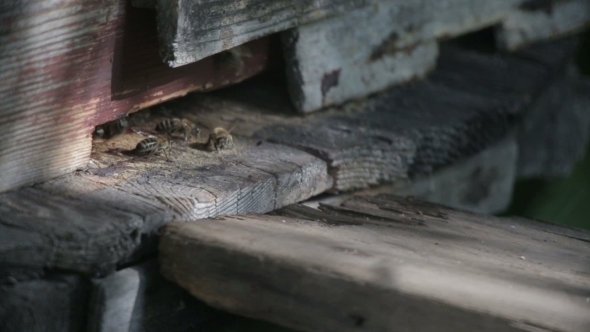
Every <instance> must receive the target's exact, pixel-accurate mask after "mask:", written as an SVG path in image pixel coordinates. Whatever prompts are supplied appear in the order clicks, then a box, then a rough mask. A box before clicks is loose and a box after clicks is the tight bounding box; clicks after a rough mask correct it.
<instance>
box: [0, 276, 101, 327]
mask: <svg viewBox="0 0 590 332" xmlns="http://www.w3.org/2000/svg"><path fill="white" fill-rule="evenodd" d="M89 291H90V289H89V285H88V283H87V282H86V281H85V280H84V278H82V277H80V276H76V275H65V274H64V275H52V276H48V277H47V278H45V279H37V280H29V281H24V282H19V283H16V284H14V285H4V286H0V330H2V331H6V332H13V331H15V332H16V331H31V332H37V331H38V332H42V331H64V332H77V331H84V330H85V328H86V317H87V309H88V295H89Z"/></svg>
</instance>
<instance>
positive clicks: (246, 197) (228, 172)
mask: <svg viewBox="0 0 590 332" xmlns="http://www.w3.org/2000/svg"><path fill="white" fill-rule="evenodd" d="M159 120H161V118H157V117H156V118H149V119H147V120H146V121H147V122H146V123H144V126H145V128H151V129H153V128H154V124H155V123H156V122H158V121H159ZM135 128H139V129H142V130H147V129H145V128H144V127H142V126H141V125H137V127H135ZM207 135H208V132H207V131H206V130H203V132H202V136H205V137H206V136H207ZM143 138H145V137H142V136H140V135H137V134H135V133H128V134H125V135H122V136H120V137H117V138H114V139H112V140H108V141H100V140H95V142H94V146H93V149H94V153H93V155H92V162H91V163H90V164H89V167H88V168H87V169H86V170H85V171H80V172H77V173H75V174H70V175H68V176H65V177H62V178H60V179H56V180H52V181H49V182H46V183H43V184H39V185H37V186H35V187H33V188H27V189H23V190H19V191H14V192H9V193H5V194H2V195H0V212H1V214H0V267H4V266H17V267H18V266H24V267H31V268H34V267H44V268H58V269H67V270H73V271H80V272H85V273H105V272H109V271H111V270H113V269H114V267H115V266H116V264H117V263H121V262H124V261H128V260H129V259H133V258H134V257H141V256H142V255H145V254H146V253H147V252H150V251H151V252H153V251H154V250H155V247H154V245H155V243H154V241H153V237H154V236H155V233H156V232H157V230H158V228H159V227H160V226H161V225H163V224H164V223H166V222H168V221H170V220H172V219H175V220H194V219H199V218H206V217H213V216H216V215H224V214H235V213H247V212H252V213H265V212H268V211H271V210H274V209H277V208H280V207H281V206H284V205H288V204H293V203H296V202H299V201H302V200H305V199H307V198H309V197H311V196H314V195H317V194H319V193H321V192H323V191H325V190H327V189H329V188H330V187H331V185H332V180H331V178H330V177H329V175H328V173H327V166H326V163H325V162H323V161H322V160H320V159H318V158H316V157H313V156H312V155H310V154H307V153H305V152H302V151H299V150H296V149H293V148H288V147H285V146H279V145H275V144H271V143H268V142H264V143H262V142H261V143H260V144H257V143H258V142H257V141H252V140H250V139H246V138H241V137H234V143H235V145H236V149H235V150H234V151H224V152H223V153H217V152H209V151H203V150H199V149H197V147H200V145H204V143H203V139H204V137H201V142H199V141H194V142H193V143H191V145H189V146H185V145H184V144H183V143H182V142H181V141H177V142H173V147H172V149H171V151H169V153H168V154H169V157H170V161H166V158H165V157H164V156H157V155H156V156H153V157H152V158H151V159H150V158H148V157H140V156H133V155H128V153H126V152H125V150H130V149H133V148H134V147H135V145H136V144H137V142H139V141H140V140H141V139H143ZM120 150H123V152H119V151H120Z"/></svg>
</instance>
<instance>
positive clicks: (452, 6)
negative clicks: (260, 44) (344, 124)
mask: <svg viewBox="0 0 590 332" xmlns="http://www.w3.org/2000/svg"><path fill="white" fill-rule="evenodd" d="M519 2H520V1H516V0H496V1H486V0H445V1H430V0H412V1H388V0H371V1H369V4H368V5H367V6H366V7H364V8H362V9H360V10H356V11H351V12H350V13H348V14H346V15H343V16H339V17H334V18H331V19H326V20H322V21H318V22H314V23H311V24H307V25H302V26H299V27H297V28H294V29H291V30H289V31H287V32H285V33H284V35H283V40H284V44H285V55H286V59H287V73H288V79H289V81H290V82H289V83H290V88H291V91H290V92H291V96H292V99H293V102H294V103H295V105H296V106H297V108H298V109H299V110H300V111H302V112H311V111H315V110H318V109H320V108H323V107H326V106H328V105H333V104H339V103H342V102H344V101H347V100H350V99H354V98H358V97H364V96H366V95H369V94H371V93H373V92H376V91H379V90H382V89H384V88H386V87H387V86H390V85H392V84H396V83H401V82H404V81H408V80H410V79H412V78H416V77H421V76H423V75H424V74H425V73H426V72H428V71H429V70H430V69H431V68H432V67H433V65H434V64H435V59H436V56H437V51H436V42H435V40H436V39H437V38H442V37H445V38H447V37H452V36H457V35H460V34H463V33H466V32H469V31H474V30H477V29H479V28H482V27H485V26H490V25H493V24H496V23H498V22H500V21H501V20H502V19H503V18H504V17H506V15H508V13H509V12H510V11H511V10H512V8H514V7H515V6H516V4H518V3H519Z"/></svg>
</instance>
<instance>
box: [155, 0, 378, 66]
mask: <svg viewBox="0 0 590 332" xmlns="http://www.w3.org/2000/svg"><path fill="white" fill-rule="evenodd" d="M366 2H367V1H366V0H322V1H311V0H304V1H296V2H293V1H287V0H249V1H245V2H244V1H236V0H223V1H218V0H217V1H212V0H208V1H193V0H191V1H180V0H174V1H168V0H157V3H156V6H157V10H158V33H159V40H160V45H161V47H162V57H163V59H164V61H166V62H167V63H168V65H170V66H171V67H178V66H182V65H185V64H188V63H191V62H195V61H198V60H201V59H203V58H205V57H208V56H210V55H213V54H216V53H219V52H221V51H224V50H227V49H229V48H232V47H235V46H238V45H241V44H243V43H245V42H248V41H251V40H254V39H257V38H260V37H263V36H266V35H269V34H271V33H275V32H279V31H283V30H286V29H289V28H292V27H294V26H297V25H300V24H304V23H306V22H312V21H315V20H320V19H322V18H326V17H330V16H334V15H337V14H342V13H345V12H346V11H348V10H351V9H353V8H358V7H361V6H362V5H364V4H365V3H366Z"/></svg>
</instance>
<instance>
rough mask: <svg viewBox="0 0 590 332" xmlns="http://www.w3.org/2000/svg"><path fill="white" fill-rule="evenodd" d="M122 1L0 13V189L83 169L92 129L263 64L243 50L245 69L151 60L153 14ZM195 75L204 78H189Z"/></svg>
mask: <svg viewBox="0 0 590 332" xmlns="http://www.w3.org/2000/svg"><path fill="white" fill-rule="evenodd" d="M126 3H127V1H123V0H104V1H97V0H83V1H73V0H67V1H51V2H47V1H34V0H29V1H9V2H6V3H5V4H3V5H2V11H1V13H0V22H1V23H0V31H2V33H0V45H2V46H1V47H0V100H2V106H1V107H0V116H1V117H2V121H1V123H0V141H1V142H2V143H0V191H6V190H8V189H13V188H17V187H20V186H23V185H28V184H31V183H34V182H38V181H42V180H47V179H50V178H53V177H56V176H59V175H62V174H65V173H68V172H71V171H74V170H76V169H78V168H82V167H84V166H86V163H87V162H88V158H89V155H90V149H91V137H90V134H91V132H92V130H93V128H94V126H96V125H98V124H101V123H104V122H107V121H109V120H113V119H116V118H117V117H119V116H121V115H125V114H127V113H128V112H132V111H136V110H138V109H140V108H144V107H147V106H149V105H152V104H155V103H159V102H162V101H164V100H167V99H170V98H173V97H178V96H182V95H184V94H186V93H187V92H189V91H195V90H210V89H213V88H216V87H219V86H223V85H227V84H231V83H232V82H238V81H241V80H243V79H245V78H247V77H250V76H252V75H254V74H255V73H257V72H259V71H261V70H262V69H263V68H264V66H265V63H266V51H267V45H266V44H265V41H260V42H255V43H253V44H251V45H246V46H245V47H247V48H249V50H250V54H251V57H249V58H245V59H244V62H245V64H246V65H245V66H244V68H242V69H238V68H234V67H233V66H218V67H215V66H213V65H212V64H214V63H215V60H214V59H208V60H206V61H204V62H203V63H202V64H195V65H194V66H193V67H191V68H187V71H186V72H185V71H182V70H176V71H174V70H172V69H171V68H168V66H166V65H165V64H163V63H162V62H161V60H160V59H159V56H158V45H157V36H156V35H155V32H156V30H155V12H154V11H153V10H145V9H143V10H142V9H131V7H130V6H128V7H126ZM195 73H199V74H202V75H195Z"/></svg>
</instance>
